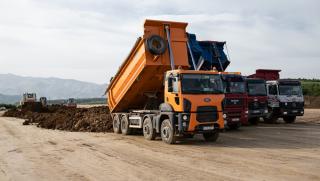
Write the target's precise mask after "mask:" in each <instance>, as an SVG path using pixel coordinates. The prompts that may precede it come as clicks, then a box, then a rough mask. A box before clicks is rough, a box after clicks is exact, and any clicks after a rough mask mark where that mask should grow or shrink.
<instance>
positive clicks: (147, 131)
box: [142, 118, 156, 140]
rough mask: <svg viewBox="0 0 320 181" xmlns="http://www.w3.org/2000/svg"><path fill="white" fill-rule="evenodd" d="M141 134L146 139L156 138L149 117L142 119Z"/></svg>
mask: <svg viewBox="0 0 320 181" xmlns="http://www.w3.org/2000/svg"><path fill="white" fill-rule="evenodd" d="M142 129H143V136H144V138H145V139H147V140H154V139H155V138H156V132H155V130H154V129H153V126H152V121H151V119H150V118H146V119H144V121H143V128H142Z"/></svg>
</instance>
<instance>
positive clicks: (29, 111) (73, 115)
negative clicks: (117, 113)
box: [4, 105, 112, 132]
mask: <svg viewBox="0 0 320 181" xmlns="http://www.w3.org/2000/svg"><path fill="white" fill-rule="evenodd" d="M4 116H6V117H18V118H22V119H25V122H24V123H23V124H24V125H28V124H36V125H37V126H38V127H41V128H47V129H59V130H67V131H90V132H110V131H112V119H111V117H110V114H109V109H108V107H106V106H99V107H92V108H67V107H64V106H60V105H53V106H48V107H46V108H43V109H41V111H36V112H35V111H34V109H33V108H32V107H30V108H21V109H11V110H8V111H7V112H6V113H5V114H4Z"/></svg>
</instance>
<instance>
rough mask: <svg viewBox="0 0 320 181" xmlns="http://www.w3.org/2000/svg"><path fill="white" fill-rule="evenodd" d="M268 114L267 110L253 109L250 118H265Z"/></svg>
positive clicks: (250, 111)
mask: <svg viewBox="0 0 320 181" xmlns="http://www.w3.org/2000/svg"><path fill="white" fill-rule="evenodd" d="M267 114H268V110H267V109H253V110H249V114H248V118H249V119H250V118H260V117H265V116H266V115H267Z"/></svg>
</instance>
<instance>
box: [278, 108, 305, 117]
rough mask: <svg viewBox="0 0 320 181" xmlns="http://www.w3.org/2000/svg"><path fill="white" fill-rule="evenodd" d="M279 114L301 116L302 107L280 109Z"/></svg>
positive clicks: (302, 112)
mask: <svg viewBox="0 0 320 181" xmlns="http://www.w3.org/2000/svg"><path fill="white" fill-rule="evenodd" d="M280 114H281V116H303V115H304V109H301V108H300V109H284V108H281V109H280Z"/></svg>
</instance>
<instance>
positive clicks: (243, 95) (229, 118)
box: [221, 72, 248, 129]
mask: <svg viewBox="0 0 320 181" xmlns="http://www.w3.org/2000/svg"><path fill="white" fill-rule="evenodd" d="M221 76H222V80H223V83H224V93H225V99H224V102H223V105H224V106H223V112H224V113H225V114H226V118H225V120H226V123H225V126H226V127H227V128H230V129H238V128H239V127H240V126H241V125H242V124H244V125H246V124H248V104H247V91H246V83H245V78H244V77H243V76H242V75H241V74H240V73H239V72H222V73H221Z"/></svg>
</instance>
